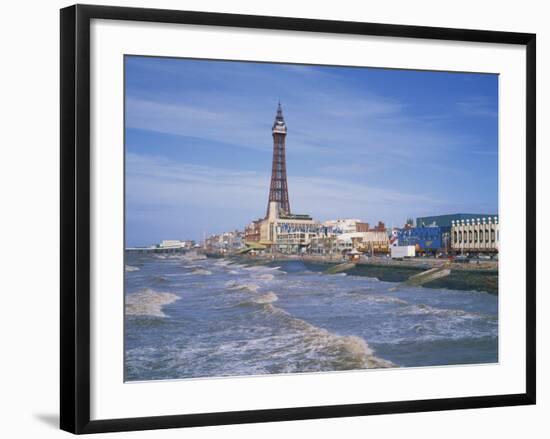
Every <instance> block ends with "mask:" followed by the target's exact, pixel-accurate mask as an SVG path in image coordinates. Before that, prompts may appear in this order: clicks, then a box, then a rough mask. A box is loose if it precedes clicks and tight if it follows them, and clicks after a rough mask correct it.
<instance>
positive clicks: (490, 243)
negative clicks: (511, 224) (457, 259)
mask: <svg viewBox="0 0 550 439" xmlns="http://www.w3.org/2000/svg"><path fill="white" fill-rule="evenodd" d="M499 243H500V227H499V223H498V217H496V216H495V217H483V218H476V219H467V220H457V221H452V223H451V248H452V249H453V250H454V251H456V252H459V253H477V252H481V253H483V252H485V253H495V252H498V250H499Z"/></svg>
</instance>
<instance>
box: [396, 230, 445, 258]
mask: <svg viewBox="0 0 550 439" xmlns="http://www.w3.org/2000/svg"><path fill="white" fill-rule="evenodd" d="M450 233H451V227H447V226H430V227H411V228H405V229H401V230H398V231H397V240H398V241H397V242H398V243H399V245H400V246H401V245H414V246H415V247H416V250H417V251H418V252H420V253H436V252H439V251H446V250H448V248H449V246H450V240H449V239H450Z"/></svg>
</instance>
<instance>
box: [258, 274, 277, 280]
mask: <svg viewBox="0 0 550 439" xmlns="http://www.w3.org/2000/svg"><path fill="white" fill-rule="evenodd" d="M274 278H275V276H273V275H272V274H270V273H265V274H258V275H256V276H254V279H259V280H273V279H274Z"/></svg>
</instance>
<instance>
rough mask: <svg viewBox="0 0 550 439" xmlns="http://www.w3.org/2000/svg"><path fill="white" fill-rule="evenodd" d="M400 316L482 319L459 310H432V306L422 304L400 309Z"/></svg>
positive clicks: (478, 315)
mask: <svg viewBox="0 0 550 439" xmlns="http://www.w3.org/2000/svg"><path fill="white" fill-rule="evenodd" d="M400 314H402V315H413V316H415V315H416V316H418V315H431V316H437V317H461V318H464V319H477V318H480V317H483V316H482V315H480V314H476V313H469V312H467V311H464V310H461V309H446V308H434V307H433V306H429V305H425V304H422V303H421V304H418V305H411V306H407V307H406V308H404V309H402V311H401V313H400Z"/></svg>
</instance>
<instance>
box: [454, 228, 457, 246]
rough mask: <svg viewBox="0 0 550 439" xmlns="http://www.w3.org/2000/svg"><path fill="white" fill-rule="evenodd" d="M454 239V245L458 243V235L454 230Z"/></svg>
mask: <svg viewBox="0 0 550 439" xmlns="http://www.w3.org/2000/svg"><path fill="white" fill-rule="evenodd" d="M454 238H455V239H454V242H455V244H456V243H457V242H458V233H457V232H456V230H455V235H454Z"/></svg>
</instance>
